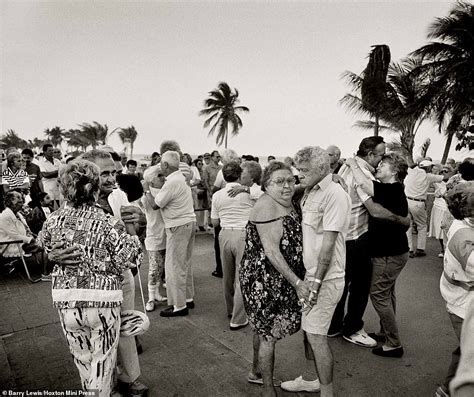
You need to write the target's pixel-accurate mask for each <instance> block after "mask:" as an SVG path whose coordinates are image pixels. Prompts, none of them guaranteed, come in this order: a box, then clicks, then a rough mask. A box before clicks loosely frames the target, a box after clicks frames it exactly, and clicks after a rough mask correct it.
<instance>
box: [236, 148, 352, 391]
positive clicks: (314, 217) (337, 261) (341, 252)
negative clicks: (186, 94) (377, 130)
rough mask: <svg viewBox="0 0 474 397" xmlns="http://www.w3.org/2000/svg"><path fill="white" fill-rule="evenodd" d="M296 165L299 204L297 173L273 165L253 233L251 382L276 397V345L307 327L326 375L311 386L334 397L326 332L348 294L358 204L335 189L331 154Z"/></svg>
mask: <svg viewBox="0 0 474 397" xmlns="http://www.w3.org/2000/svg"><path fill="white" fill-rule="evenodd" d="M295 161H296V166H297V168H298V169H299V180H300V185H299V186H298V188H297V189H299V190H301V191H303V190H304V194H303V197H302V198H301V200H300V202H299V203H296V200H294V197H293V195H294V193H295V178H294V176H293V174H292V171H291V169H290V168H289V167H288V166H287V165H286V164H284V163H280V162H277V161H272V162H271V163H270V164H269V166H268V167H267V168H266V169H265V170H264V172H263V176H262V190H263V191H264V194H263V195H262V196H261V197H260V199H259V200H258V201H257V202H256V204H255V206H254V208H253V209H252V212H251V215H250V221H249V223H248V225H247V240H246V248H245V252H244V256H243V259H242V262H241V268H240V283H241V289H242V295H243V298H244V305H245V309H246V312H247V314H248V317H249V321H250V323H251V325H252V328H253V330H254V360H253V368H252V371H251V373H250V374H249V378H248V381H249V382H251V383H260V384H263V386H264V389H263V395H264V396H275V395H276V392H275V387H274V379H273V366H274V353H275V343H276V341H277V340H278V339H281V338H283V337H284V336H286V335H291V334H293V333H295V332H297V331H298V330H299V329H300V327H301V328H303V330H304V332H305V339H306V341H307V342H308V343H306V345H307V348H308V352H309V353H312V356H313V357H314V363H315V369H316V372H317V373H318V375H319V381H318V380H316V381H313V382H311V383H314V385H312V386H313V387H314V389H315V390H317V389H319V388H320V389H321V396H322V397H326V396H332V395H333V386H332V377H333V374H332V373H333V357H332V352H331V349H330V347H329V344H328V341H327V332H328V329H329V326H330V324H331V319H332V316H333V313H334V310H335V308H336V306H337V303H338V302H339V300H340V298H341V296H342V293H343V290H344V265H345V236H346V233H347V230H348V226H349V214H350V211H351V200H350V197H349V195H348V194H347V193H346V192H345V190H344V189H343V187H341V185H340V184H339V183H336V182H334V181H333V175H332V173H331V170H330V160H329V155H328V154H327V152H326V151H325V150H323V149H321V148H319V147H305V148H303V149H301V150H300V151H299V152H298V153H297V154H296V156H295ZM300 196H301V195H300ZM297 380H298V379H297ZM297 380H296V381H297ZM294 382H295V381H290V382H284V383H283V384H282V388H285V389H287V390H292V389H291V384H292V383H294ZM319 382H320V384H319Z"/></svg>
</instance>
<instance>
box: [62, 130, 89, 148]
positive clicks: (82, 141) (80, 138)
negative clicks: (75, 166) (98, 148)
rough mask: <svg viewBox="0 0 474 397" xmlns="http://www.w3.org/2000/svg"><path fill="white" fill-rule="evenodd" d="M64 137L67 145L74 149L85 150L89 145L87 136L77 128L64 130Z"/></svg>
mask: <svg viewBox="0 0 474 397" xmlns="http://www.w3.org/2000/svg"><path fill="white" fill-rule="evenodd" d="M64 137H65V139H66V142H67V144H68V146H70V147H72V148H75V149H76V151H78V150H82V151H84V152H85V151H86V150H87V147H88V146H89V145H90V139H89V137H87V136H86V135H85V134H84V133H83V131H81V130H79V129H70V130H69V131H66V132H65V133H64Z"/></svg>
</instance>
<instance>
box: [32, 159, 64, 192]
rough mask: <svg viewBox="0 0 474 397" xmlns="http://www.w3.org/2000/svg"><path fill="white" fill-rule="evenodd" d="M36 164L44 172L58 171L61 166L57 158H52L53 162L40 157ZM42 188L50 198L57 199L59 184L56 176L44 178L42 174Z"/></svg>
mask: <svg viewBox="0 0 474 397" xmlns="http://www.w3.org/2000/svg"><path fill="white" fill-rule="evenodd" d="M38 165H39V167H40V170H41V172H42V173H43V174H44V173H45V172H54V171H59V168H60V167H61V162H60V161H59V160H58V159H53V163H51V162H50V161H49V160H46V158H45V157H41V158H40V159H39V160H38ZM43 188H44V191H45V193H48V194H49V197H51V200H59V197H60V195H59V184H58V178H57V177H54V178H46V177H44V176H43Z"/></svg>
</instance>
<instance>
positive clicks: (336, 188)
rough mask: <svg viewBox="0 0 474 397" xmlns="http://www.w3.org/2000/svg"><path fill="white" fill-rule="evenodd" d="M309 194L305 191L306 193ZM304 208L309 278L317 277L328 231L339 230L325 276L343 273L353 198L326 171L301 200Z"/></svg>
mask: <svg viewBox="0 0 474 397" xmlns="http://www.w3.org/2000/svg"><path fill="white" fill-rule="evenodd" d="M305 196H306V195H305ZM301 205H302V212H303V222H302V226H303V261H304V266H305V268H306V275H307V277H308V278H310V279H311V278H312V277H313V278H314V276H315V274H316V271H317V268H318V259H319V253H320V251H321V249H322V246H323V236H324V232H325V231H330V232H338V234H337V238H336V243H335V247H334V255H333V256H332V258H331V262H330V264H329V268H328V270H327V273H326V275H325V277H324V280H331V279H336V278H341V277H344V274H345V266H346V235H347V231H348V228H349V220H350V211H351V199H350V197H349V195H348V194H347V193H346V192H345V191H344V189H343V188H342V187H341V186H340V185H339V184H337V183H335V182H333V180H332V174H329V175H327V176H326V177H325V178H324V179H323V180H322V181H320V182H319V183H318V184H317V185H316V186H315V187H313V189H312V190H311V191H310V192H309V194H308V195H307V196H306V197H303V200H302V201H301Z"/></svg>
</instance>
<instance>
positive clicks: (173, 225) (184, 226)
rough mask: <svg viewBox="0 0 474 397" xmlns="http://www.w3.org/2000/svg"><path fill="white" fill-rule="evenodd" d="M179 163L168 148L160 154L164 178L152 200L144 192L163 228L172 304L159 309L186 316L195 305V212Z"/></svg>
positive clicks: (174, 152) (173, 152)
mask: <svg viewBox="0 0 474 397" xmlns="http://www.w3.org/2000/svg"><path fill="white" fill-rule="evenodd" d="M179 163H180V156H179V153H178V152H176V151H172V150H169V151H166V152H165V153H163V154H162V157H161V162H160V164H161V172H162V173H163V175H164V176H165V177H166V180H165V182H164V184H163V185H162V186H161V190H160V191H159V192H158V193H157V194H156V196H155V198H154V199H153V197H152V195H151V193H150V191H147V192H146V193H145V194H146V198H147V199H148V200H149V202H151V203H152V206H153V208H155V209H156V208H160V210H161V215H162V216H163V221H164V223H165V230H166V259H165V274H166V275H165V277H166V289H167V297H168V303H170V305H171V306H169V307H168V308H166V309H164V310H162V311H161V312H160V316H162V317H178V316H186V315H188V313H189V311H188V309H192V308H194V282H193V273H192V268H191V256H192V252H193V247H194V234H195V228H196V215H195V214H194V206H193V197H192V193H191V188H190V187H189V185H188V184H187V183H186V180H185V177H184V175H183V174H182V173H181V172H180V171H179ZM160 184H161V183H158V186H157V187H160V186H159V185H160Z"/></svg>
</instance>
